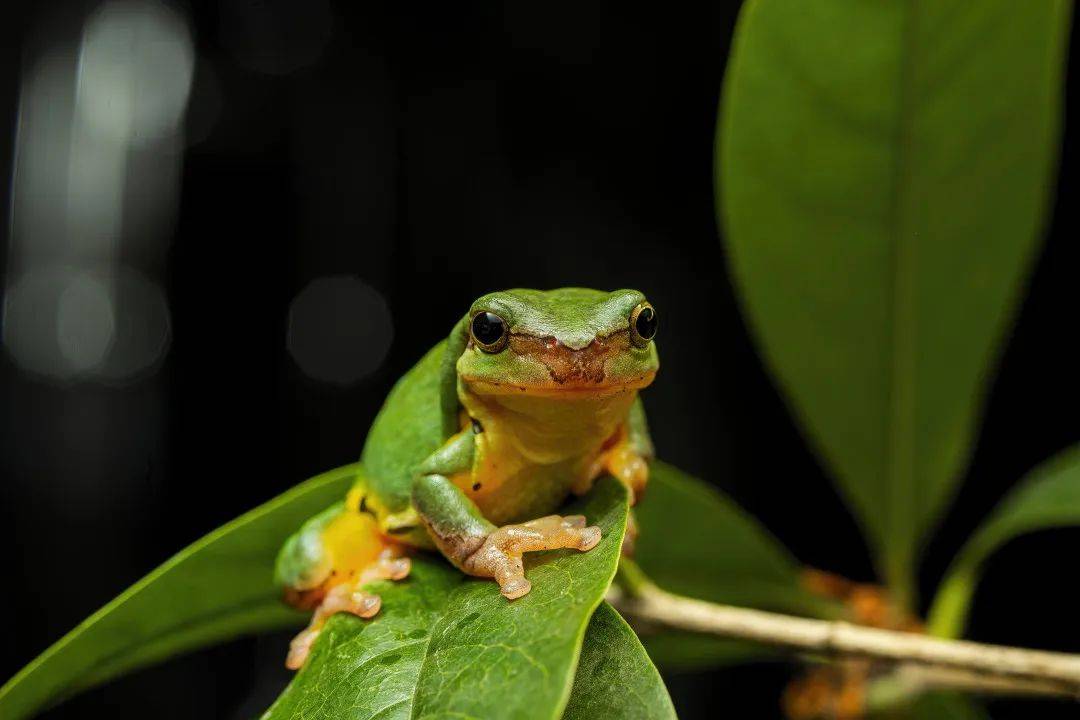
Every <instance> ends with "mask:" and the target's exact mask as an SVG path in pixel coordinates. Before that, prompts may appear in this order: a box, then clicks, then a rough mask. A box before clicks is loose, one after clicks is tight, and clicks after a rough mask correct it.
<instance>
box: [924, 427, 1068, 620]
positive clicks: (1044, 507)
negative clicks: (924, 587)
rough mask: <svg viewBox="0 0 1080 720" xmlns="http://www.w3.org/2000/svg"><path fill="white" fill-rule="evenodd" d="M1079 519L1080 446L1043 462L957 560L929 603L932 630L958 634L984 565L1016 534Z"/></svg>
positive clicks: (980, 529)
mask: <svg viewBox="0 0 1080 720" xmlns="http://www.w3.org/2000/svg"><path fill="white" fill-rule="evenodd" d="M1069 525H1080V447H1074V448H1072V449H1070V450H1068V451H1066V452H1064V453H1062V454H1061V455H1058V456H1057V457H1055V458H1053V459H1052V460H1050V461H1048V462H1046V463H1044V464H1043V465H1041V466H1039V467H1038V468H1036V469H1035V470H1032V471H1031V472H1030V473H1029V474H1028V476H1027V477H1026V478H1025V479H1024V480H1022V481H1021V482H1020V483H1019V484H1018V485H1017V486H1016V487H1015V488H1014V489H1013V490H1012V491H1011V492H1010V493H1009V494H1008V495H1007V496H1006V497H1005V499H1004V500H1002V502H1001V503H1000V504H999V505H998V507H997V508H996V509H995V510H994V511H993V512H992V513H991V514H990V516H989V517H988V518H987V519H986V520H985V521H984V522H983V524H982V526H981V527H980V528H979V529H978V530H977V531H976V532H975V534H974V535H972V536H971V538H970V539H969V540H968V542H967V544H966V545H965V546H964V547H963V549H962V550H961V551H960V552H959V554H957V556H956V558H955V559H954V560H953V563H952V565H951V566H950V568H949V570H948V572H947V573H946V574H945V579H944V580H943V581H942V583H941V586H940V587H939V588H938V593H937V596H936V598H935V600H934V603H933V605H932V606H931V608H930V615H929V627H928V630H929V632H930V633H932V634H934V635H940V636H942V637H959V636H960V635H961V634H962V633H963V631H964V626H965V624H966V622H967V616H968V611H969V609H970V607H971V600H972V596H973V595H974V592H975V587H976V585H977V584H978V581H979V576H980V574H981V569H982V565H983V563H984V562H985V560H986V559H987V558H988V557H989V556H990V554H991V553H993V552H994V551H995V550H997V549H998V548H999V547H1001V546H1002V545H1004V544H1005V543H1007V542H1008V541H1009V540H1012V539H1013V538H1015V537H1016V536H1018V535H1023V534H1024V533H1029V532H1033V531H1036V530H1045V529H1048V528H1055V527H1065V526H1069Z"/></svg>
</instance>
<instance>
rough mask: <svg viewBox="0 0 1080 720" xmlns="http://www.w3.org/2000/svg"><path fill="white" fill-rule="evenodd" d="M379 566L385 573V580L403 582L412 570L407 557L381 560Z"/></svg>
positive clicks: (410, 562)
mask: <svg viewBox="0 0 1080 720" xmlns="http://www.w3.org/2000/svg"><path fill="white" fill-rule="evenodd" d="M380 564H381V565H382V570H383V572H384V573H385V576H384V579H385V580H404V579H405V578H407V577H409V572H410V571H411V570H412V561H411V560H409V558H407V557H403V558H386V559H384V560H381V561H380Z"/></svg>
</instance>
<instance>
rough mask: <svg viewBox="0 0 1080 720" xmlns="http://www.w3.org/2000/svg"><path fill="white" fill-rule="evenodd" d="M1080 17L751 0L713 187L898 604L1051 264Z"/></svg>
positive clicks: (1064, 9)
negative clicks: (1047, 257) (1054, 185)
mask: <svg viewBox="0 0 1080 720" xmlns="http://www.w3.org/2000/svg"><path fill="white" fill-rule="evenodd" d="M1069 8H1070V3H1068V2H1066V1H1065V0H1047V1H1046V2H1037V3H1018V2H1014V1H1013V0H985V1H983V2H977V3H974V2H962V1H960V0H941V1H940V2H923V3H915V2H898V3H876V2H870V3H853V2H850V1H848V0H819V1H817V2H813V3H790V2H786V0H749V2H747V3H746V4H745V5H744V7H743V10H742V13H741V16H740V19H739V22H738V26H737V30H736V35H735V39H734V42H733V51H732V56H731V60H730V62H729V65H728V70H727V75H726V79H725V85H724V92H723V102H722V108H721V109H722V115H721V121H720V126H719V129H718V142H717V151H718V158H717V190H718V193H719V206H720V209H721V221H722V225H723V228H724V239H725V241H726V244H727V247H728V250H729V253H730V258H731V268H732V272H733V275H734V278H735V281H736V284H737V285H738V287H739V290H740V295H741V299H742V304H743V307H744V309H745V312H746V314H747V315H748V317H749V320H750V322H751V325H752V327H753V329H754V331H755V334H756V335H757V339H758V341H759V343H760V345H761V347H762V348H763V351H764V355H765V357H766V359H767V362H768V364H769V366H770V367H771V369H772V371H773V373H774V374H775V376H776V377H777V379H778V380H779V383H780V385H781V386H782V388H783V390H784V391H785V394H786V395H787V398H788V401H789V402H790V405H791V407H792V409H793V410H794V413H795V414H796V416H797V417H798V418H799V420H800V421H801V424H802V425H803V429H804V430H805V432H806V434H807V436H808V437H809V439H810V440H811V442H812V444H813V445H814V446H815V447H816V449H817V451H818V452H819V453H820V455H821V456H822V457H823V459H824V460H825V461H826V463H827V465H828V466H829V467H830V468H831V470H832V472H833V474H834V475H835V479H836V480H837V482H838V483H839V486H840V488H841V490H842V491H843V493H844V495H845V497H846V499H847V500H848V502H849V503H850V505H851V506H852V507H853V509H854V510H855V512H856V514H857V516H858V517H859V518H860V521H861V523H862V525H863V527H864V529H865V531H866V533H867V535H868V538H869V540H870V542H871V544H872V546H873V549H874V551H875V556H876V560H877V562H878V565H879V567H880V568H881V570H882V571H883V573H884V574H885V575H886V577H887V579H888V580H889V582H890V583H891V585H892V586H893V589H894V590H895V591H896V592H897V593H898V595H899V596H900V600H901V602H904V601H910V600H911V595H912V593H913V588H912V585H913V581H912V574H913V567H914V557H915V553H916V552H917V549H918V547H919V544H920V542H921V539H922V538H923V536H924V535H925V533H926V531H927V529H928V528H929V526H930V525H931V524H932V523H933V521H934V520H935V519H936V518H937V517H938V516H939V514H940V512H941V511H942V509H943V506H944V504H945V503H946V502H947V501H948V500H949V499H950V498H951V496H952V495H953V492H954V489H955V485H956V483H957V481H958V480H959V478H960V477H961V476H962V474H963V471H964V469H965V467H966V465H967V462H968V458H969V455H970V452H971V447H972V443H973V439H974V436H975V433H976V431H977V424H978V418H979V412H980V404H981V398H982V396H983V394H984V392H985V390H986V383H987V380H988V378H989V377H990V370H991V369H992V367H993V364H994V362H995V360H996V355H997V352H998V347H999V345H1000V343H1001V340H1002V337H1003V335H1004V333H1005V332H1006V330H1007V328H1008V325H1009V322H1010V319H1011V315H1012V314H1013V310H1014V306H1015V304H1016V302H1017V300H1018V298H1019V296H1020V291H1021V286H1022V284H1023V281H1024V279H1025V278H1026V275H1027V272H1028V268H1029V267H1030V265H1031V262H1032V258H1033V257H1034V255H1035V253H1036V250H1037V247H1038V234H1039V230H1040V225H1041V219H1042V216H1043V214H1044V211H1045V209H1046V206H1047V198H1048V189H1049V187H1050V183H1051V176H1052V170H1053V158H1054V156H1055V151H1056V148H1057V146H1058V137H1059V114H1060V86H1061V77H1062V67H1063V57H1064V50H1065V42H1066V36H1067V32H1068V28H1069V22H1068V13H1069Z"/></svg>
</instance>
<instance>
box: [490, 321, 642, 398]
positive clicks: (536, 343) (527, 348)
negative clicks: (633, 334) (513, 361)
mask: <svg viewBox="0 0 1080 720" xmlns="http://www.w3.org/2000/svg"><path fill="white" fill-rule="evenodd" d="M629 348H630V332H629V330H620V331H618V332H616V333H613V334H611V335H608V336H607V337H598V338H596V339H595V340H593V342H592V343H590V344H589V345H588V346H586V347H584V348H582V349H581V350H573V349H571V348H568V347H567V346H565V345H563V344H562V343H560V342H559V341H558V340H556V339H555V338H553V337H547V338H538V337H534V336H532V335H511V336H510V342H509V348H508V349H509V351H510V352H512V353H514V354H515V355H519V356H522V355H524V356H528V357H530V358H533V359H535V360H539V361H540V362H542V363H543V364H544V366H545V367H547V370H548V373H549V374H550V375H551V379H552V380H553V381H554V382H555V383H557V384H559V385H590V384H593V385H600V384H602V383H603V382H604V380H606V379H607V375H606V366H607V361H608V360H609V359H610V358H613V357H615V356H617V355H619V354H620V353H624V352H626V351H627V350H628V349H629Z"/></svg>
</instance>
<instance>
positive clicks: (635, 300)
mask: <svg viewBox="0 0 1080 720" xmlns="http://www.w3.org/2000/svg"><path fill="white" fill-rule="evenodd" d="M465 322H466V325H467V332H468V333H469V340H468V344H467V346H466V348H465V351H464V352H463V353H462V355H461V357H460V358H459V359H458V362H457V370H458V376H459V377H460V378H461V379H462V380H463V381H464V382H465V383H466V384H468V386H469V387H470V388H471V389H472V390H473V391H474V392H479V393H484V394H510V393H513V394H534V395H561V394H564V393H606V392H619V391H625V390H636V389H640V388H643V387H645V386H646V385H648V384H649V383H651V382H652V380H653V377H655V375H656V370H657V368H658V367H659V360H658V359H657V355H656V345H655V343H654V342H653V337H654V336H655V335H656V327H657V315H656V310H655V309H653V307H652V305H650V304H649V302H648V301H647V300H646V299H645V296H644V295H642V294H641V293H640V292H638V291H637V290H616V291H615V292H610V293H608V292H601V291H599V290H588V289H584V288H562V289H560V290H549V291H540V290H506V291H503V292H495V293H491V294H489V295H484V296H483V297H482V298H480V299H478V300H477V301H476V302H474V303H473V305H472V308H470V309H469V314H468V315H467V316H466V319H465Z"/></svg>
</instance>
